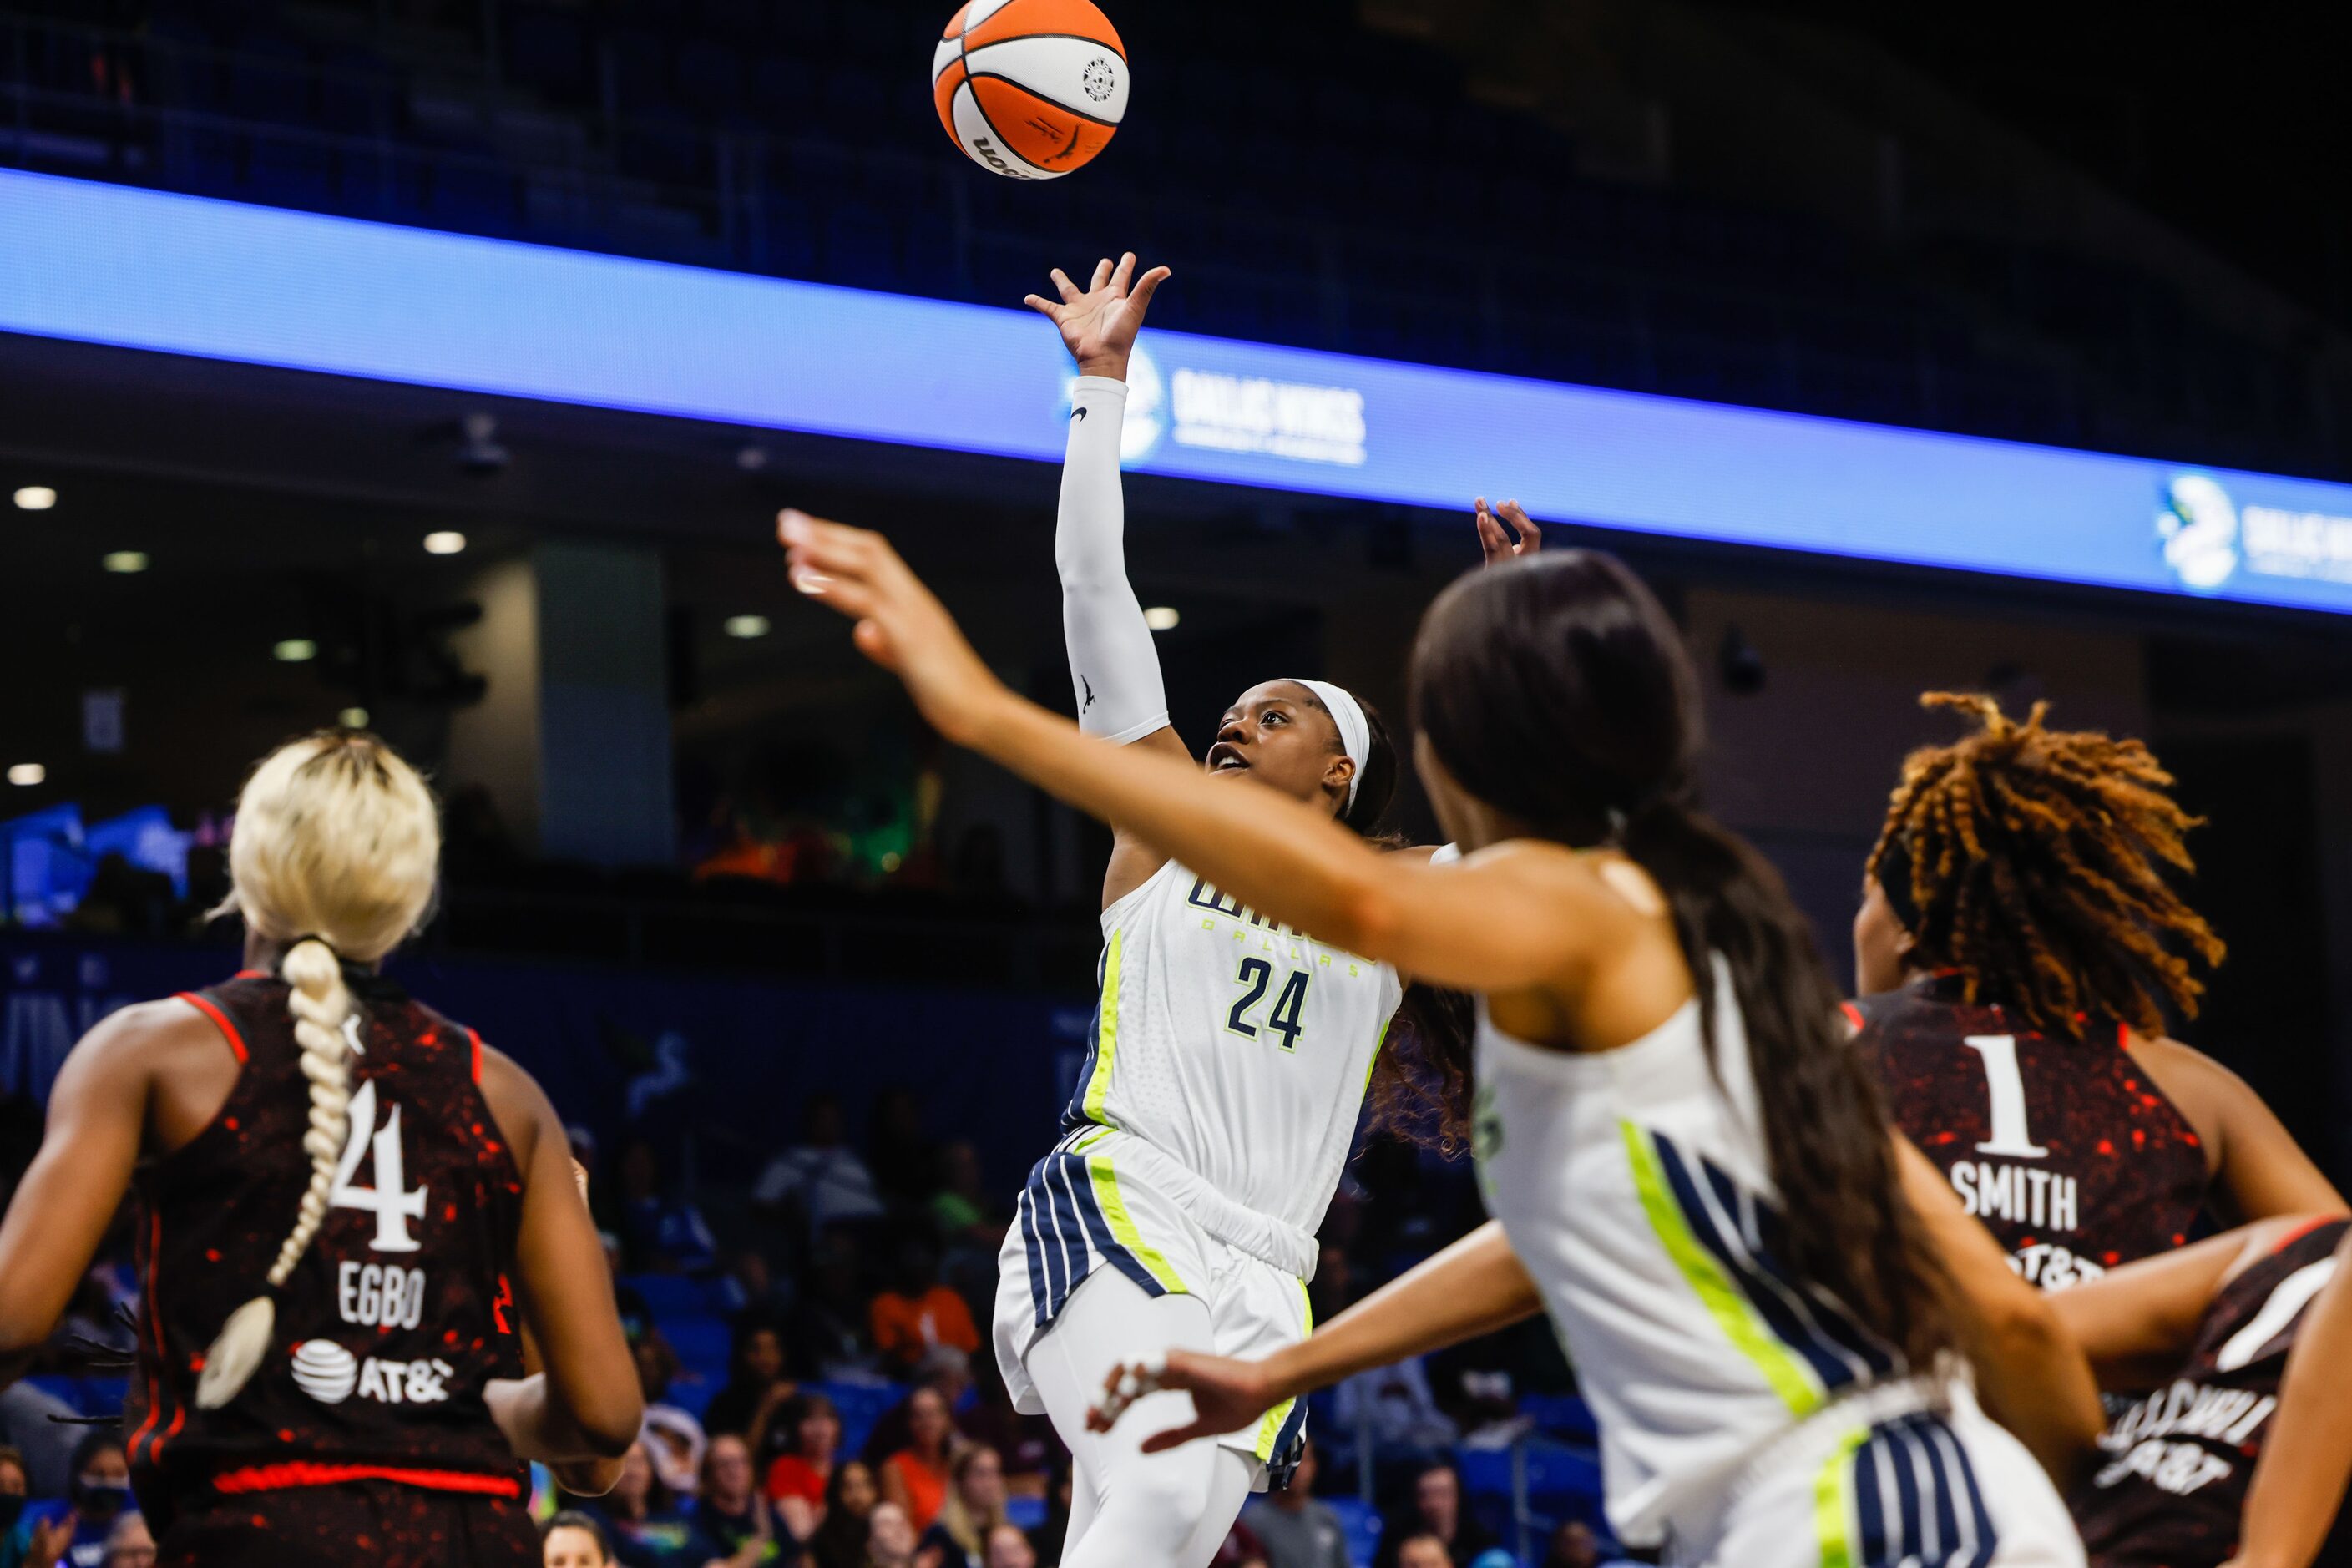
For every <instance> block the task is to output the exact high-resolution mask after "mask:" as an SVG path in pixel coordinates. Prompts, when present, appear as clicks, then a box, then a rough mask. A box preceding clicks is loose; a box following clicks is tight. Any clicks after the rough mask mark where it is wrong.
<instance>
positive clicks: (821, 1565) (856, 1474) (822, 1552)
mask: <svg viewBox="0 0 2352 1568" xmlns="http://www.w3.org/2000/svg"><path fill="white" fill-rule="evenodd" d="M881 1500H882V1493H881V1489H880V1488H878V1487H877V1485H876V1484H875V1481H874V1471H873V1470H872V1468H869V1467H868V1466H867V1465H866V1464H865V1463H864V1462H863V1461H861V1460H857V1459H845V1460H844V1461H842V1463H841V1464H839V1465H837V1466H835V1468H834V1472H833V1480H832V1482H831V1483H830V1484H829V1485H827V1486H826V1488H825V1489H824V1523H822V1524H820V1525H818V1526H817V1529H816V1534H815V1535H814V1536H812V1537H810V1539H809V1543H808V1554H809V1557H810V1559H811V1561H813V1562H814V1563H815V1564H816V1568H866V1536H867V1534H868V1533H869V1531H871V1529H872V1524H873V1519H874V1505H875V1504H877V1503H878V1502H880V1501H881Z"/></svg>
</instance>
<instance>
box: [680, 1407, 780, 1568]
mask: <svg viewBox="0 0 2352 1568" xmlns="http://www.w3.org/2000/svg"><path fill="white" fill-rule="evenodd" d="M694 1527H695V1528H696V1529H697V1530H698V1531H701V1532H702V1533H703V1534H704V1535H706V1536H708V1537H709V1538H710V1540H711V1541H712V1542H715V1543H716V1544H717V1546H718V1548H719V1556H721V1557H723V1558H724V1559H725V1560H726V1564H727V1568H753V1564H755V1563H765V1562H767V1561H768V1560H769V1559H770V1558H771V1557H772V1556H774V1555H775V1553H776V1530H775V1524H774V1522H773V1521H772V1520H770V1519H769V1517H768V1500H767V1499H766V1498H763V1497H761V1495H760V1488H759V1477H758V1474H757V1472H755V1471H754V1470H753V1469H752V1468H751V1447H750V1445H748V1444H746V1443H745V1442H744V1441H743V1439H742V1438H741V1437H740V1436H737V1435H736V1434H734V1433H732V1432H722V1433H720V1434H719V1436H716V1437H713V1438H712V1439H711V1440H710V1451H709V1453H707V1454H706V1455H704V1456H703V1459H702V1500H701V1501H699V1502H698V1503H697V1504H695V1508H694Z"/></svg>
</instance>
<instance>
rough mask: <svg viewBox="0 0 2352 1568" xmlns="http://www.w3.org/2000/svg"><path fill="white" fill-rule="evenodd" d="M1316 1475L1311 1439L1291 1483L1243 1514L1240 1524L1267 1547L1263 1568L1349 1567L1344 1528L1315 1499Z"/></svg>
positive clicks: (1257, 1500) (1258, 1500) (1326, 1505)
mask: <svg viewBox="0 0 2352 1568" xmlns="http://www.w3.org/2000/svg"><path fill="white" fill-rule="evenodd" d="M1315 1476H1316V1463H1315V1445H1314V1444H1313V1443H1312V1442H1311V1441H1310V1442H1309V1443H1307V1445H1306V1447H1304V1448H1302V1449H1301V1450H1300V1452H1299V1456H1298V1471H1297V1474H1296V1475H1294V1476H1292V1477H1291V1478H1290V1485H1288V1486H1287V1487H1286V1488H1284V1489H1282V1490H1280V1491H1269V1492H1267V1493H1266V1494H1265V1496H1263V1497H1260V1498H1255V1499H1253V1500H1251V1502H1250V1505H1249V1506H1248V1507H1247V1508H1245V1509H1244V1510H1242V1522H1243V1523H1244V1524H1246V1525H1248V1526H1249V1527H1250V1529H1251V1530H1252V1531H1254V1532H1255V1534H1256V1536H1257V1538H1258V1540H1259V1541H1261V1542H1264V1543H1265V1560H1266V1564H1267V1568H1349V1559H1348V1527H1347V1526H1346V1525H1344V1524H1342V1523H1340V1522H1339V1515H1338V1514H1337V1513H1334V1512H1333V1511H1332V1510H1331V1505H1330V1504H1329V1503H1327V1502H1324V1501H1322V1500H1320V1499H1318V1498H1317V1497H1315V1496H1314V1495H1313V1493H1314V1490H1315Z"/></svg>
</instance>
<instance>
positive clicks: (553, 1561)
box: [539, 1508, 613, 1568]
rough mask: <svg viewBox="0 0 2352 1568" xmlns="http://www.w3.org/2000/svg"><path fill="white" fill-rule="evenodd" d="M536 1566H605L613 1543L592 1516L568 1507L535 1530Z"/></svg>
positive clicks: (560, 1567) (610, 1557) (575, 1567)
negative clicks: (542, 1527) (537, 1534)
mask: <svg viewBox="0 0 2352 1568" xmlns="http://www.w3.org/2000/svg"><path fill="white" fill-rule="evenodd" d="M539 1561H540V1568H609V1565H610V1564H611V1563H612V1561H613V1543H612V1542H611V1540H610V1539H609V1538H608V1537H607V1536H606V1535H605V1533H604V1526H603V1525H601V1524H599V1523H597V1522H596V1516H595V1515H594V1514H593V1513H588V1512H585V1511H583V1510H580V1509H576V1508H568V1509H565V1510H563V1511H562V1512H561V1513H559V1514H557V1515H556V1516H555V1517H554V1518H553V1519H551V1520H549V1521H547V1527H546V1528H545V1529H544V1530H542V1531H540V1532H539Z"/></svg>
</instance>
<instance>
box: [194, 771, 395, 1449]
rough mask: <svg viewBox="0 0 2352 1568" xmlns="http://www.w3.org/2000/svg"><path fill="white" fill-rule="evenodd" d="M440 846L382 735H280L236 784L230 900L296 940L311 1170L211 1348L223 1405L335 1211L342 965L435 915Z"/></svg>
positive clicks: (246, 1374)
mask: <svg viewBox="0 0 2352 1568" xmlns="http://www.w3.org/2000/svg"><path fill="white" fill-rule="evenodd" d="M440 853H441V828H440V822H439V819H438V816H437V814H436V810H435V808H434V804H433V795H432V792H431V791H429V790H427V789H426V788H425V781H424V780H423V779H422V778H420V777H419V776H418V775H417V773H416V770H415V769H414V768H412V767H410V766H409V765H408V763H405V762H404V761H403V760H402V759H401V757H400V755H399V754H398V753H397V752H394V751H393V750H392V748H391V747H389V746H387V745H385V744H384V743H383V742H382V741H380V740H378V739H376V738H375V737H374V736H373V735H366V734H358V733H353V732H352V731H322V732H321V733H320V734H316V735H311V736H308V737H305V738H304V739H302V740H299V741H295V742H289V743H288V744H286V745H284V746H281V747H279V748H278V750H277V751H275V752H271V753H270V754H269V755H268V757H266V758H264V759H263V760H262V762H261V763H260V765H259V766H258V767H257V768H256V769H255V770H254V773H253V777H252V778H251V779H250V780H249V781H248V782H247V784H246V786H245V791H244V793H243V794H242V795H240V796H238V799H237V815H236V828H235V830H234V831H233V833H232V835H231V837H230V840H229V876H230V880H231V883H232V890H231V892H230V894H229V897H228V900H227V902H226V904H225V905H224V906H223V908H224V909H225V910H227V909H234V910H236V911H237V912H238V913H240V914H242V915H243V916H244V917H245V921H246V923H247V926H248V927H249V928H250V929H252V930H253V931H257V932H258V933H260V934H261V935H263V936H266V937H269V938H272V939H274V940H277V941H279V942H288V941H290V942H291V943H292V945H291V946H289V948H288V949H287V950H286V953H285V956H284V958H283V959H282V960H281V962H280V968H279V972H280V973H281V974H282V975H283V976H284V978H285V980H286V983H287V986H288V995H287V1007H288V1010H289V1012H291V1013H292V1014H293V1016H294V1038H295V1041H296V1043H297V1044H299V1046H300V1047H301V1050H302V1055H301V1068H302V1076H303V1077H304V1078H305V1079H309V1080H310V1130H309V1131H307V1132H305V1133H304V1134H303V1136H302V1149H303V1152H305V1153H307V1154H309V1155H310V1184H309V1185H308V1186H307V1187H305V1188H304V1190H303V1193H302V1200H301V1204H300V1206H299V1209H298V1210H297V1213H296V1215H295V1221H294V1228H293V1230H292V1231H291V1232H289V1234H288V1236H287V1237H286V1240H285V1242H284V1244H283V1245H281V1246H280V1247H278V1257H277V1259H276V1261H274V1262H273V1263H272V1264H271V1265H270V1267H269V1272H268V1277H267V1280H266V1286H267V1288H266V1289H264V1290H263V1292H262V1293H261V1294H260V1295H258V1296H256V1297H255V1298H254V1299H253V1300H250V1301H247V1303H245V1305H243V1306H242V1307H239V1308H238V1309H237V1310H236V1311H234V1312H232V1313H230V1314H229V1319H228V1321H227V1323H226V1324H225V1325H224V1326H223V1327H222V1329H221V1331H220V1335H219V1337H218V1338H217V1339H215V1341H214V1342H213V1344H212V1347H211V1348H210V1349H209V1350H208V1351H206V1352H205V1366H204V1372H203V1373H202V1375H201V1376H200V1377H199V1378H198V1379H197V1382H196V1395H195V1397H196V1405H197V1407H198V1408H199V1409H205V1410H214V1409H218V1408H219V1407H220V1406H222V1405H226V1404H227V1403H228V1402H229V1401H230V1400H232V1399H235V1398H236V1395H237V1394H238V1392H239V1391H240V1390H242V1389H243V1388H244V1387H245V1385H246V1384H247V1382H248V1381H250V1380H251V1378H252V1376H253V1374H254V1373H255V1372H256V1371H257V1370H258V1369H259V1367H260V1365H261V1363H262V1361H263V1359H264V1358H265V1357H266V1356H267V1355H268V1352H269V1347H270V1342H271V1338H272V1335H273V1333H274V1332H275V1330H276V1327H277V1315H278V1313H277V1306H276V1303H275V1300H274V1295H275V1292H276V1291H277V1290H278V1289H280V1288H281V1287H283V1286H284V1285H285V1283H286V1281H287V1280H288V1279H289V1278H291V1277H292V1275H293V1272H294V1268H295V1265H296V1264H298V1263H299V1262H300V1261H301V1259H302V1255H303V1254H304V1253H305V1252H307V1251H309V1250H310V1243H311V1241H312V1240H313V1239H315V1238H316V1237H317V1236H318V1234H319V1227H320V1226H321V1225H323V1224H324V1223H325V1222H326V1217H327V1211H328V1207H329V1194H331V1192H332V1190H333V1187H334V1180H335V1168H336V1165H337V1164H338V1163H339V1162H340V1160H341V1156H342V1153H343V1149H344V1145H345V1143H346V1142H347V1141H348V1140H349V1139H350V1137H351V1135H352V1126H351V1100H352V1089H351V1059H350V1054H349V1052H350V1047H349V1046H348V1045H347V1043H346V1041H345V1038H344V1029H345V1027H346V1026H347V1025H348V1023H349V1022H350V1020H351V1018H352V1014H353V1011H354V1008H353V1005H352V994H351V990H350V988H349V987H348V986H347V985H346V984H344V980H343V963H344V962H345V961H346V960H349V961H351V962H353V963H373V962H374V961H375V960H377V959H379V958H382V957H383V955H384V954H385V953H386V952H390V951H392V949H393V948H394V947H396V946H398V945H399V943H400V942H401V940H402V939H403V938H404V937H406V936H407V935H408V933H409V932H410V931H414V930H415V928H416V926H417V925H418V924H419V923H420V922H421V921H423V920H424V918H425V915H426V913H427V912H428V911H429V910H430V908H431V906H432V901H433V892H434V886H435V879H436V869H437V867H438V864H439V860H440Z"/></svg>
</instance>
